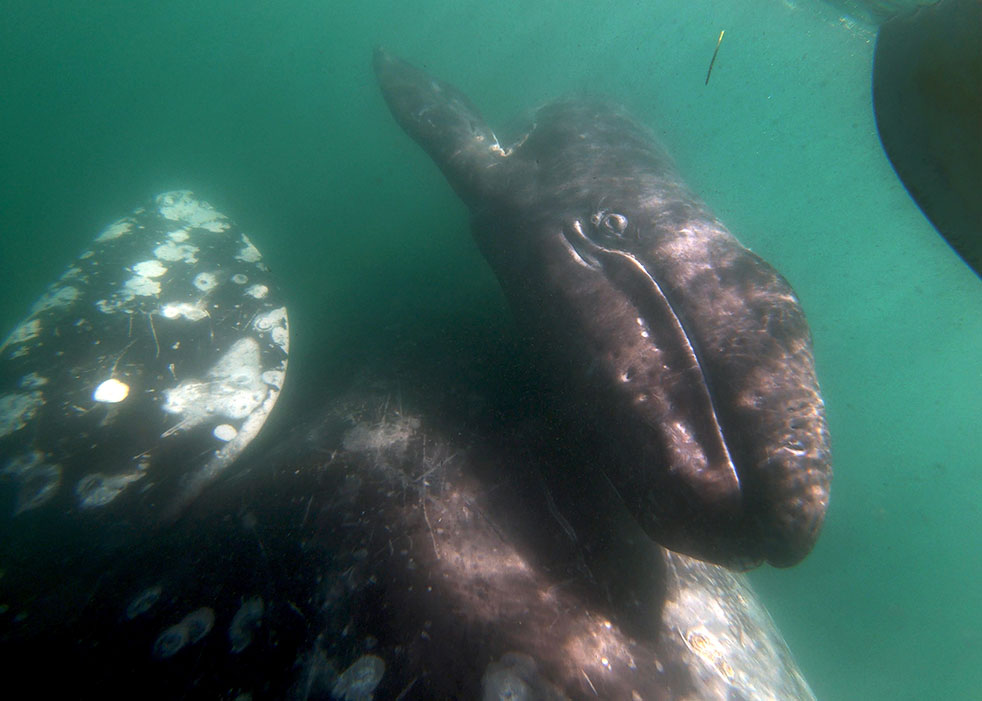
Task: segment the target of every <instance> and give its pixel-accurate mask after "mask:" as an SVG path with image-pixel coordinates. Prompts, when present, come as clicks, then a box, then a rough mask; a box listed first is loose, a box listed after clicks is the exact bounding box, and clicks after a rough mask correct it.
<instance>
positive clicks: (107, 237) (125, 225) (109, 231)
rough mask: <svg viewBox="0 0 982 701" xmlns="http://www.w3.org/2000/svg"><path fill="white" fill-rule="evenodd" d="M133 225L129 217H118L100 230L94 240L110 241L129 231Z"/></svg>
mask: <svg viewBox="0 0 982 701" xmlns="http://www.w3.org/2000/svg"><path fill="white" fill-rule="evenodd" d="M132 226H133V222H132V221H130V220H129V219H120V220H119V221H117V222H114V223H112V224H110V225H109V226H107V227H106V228H105V229H103V230H102V233H101V234H99V235H98V236H97V237H96V239H95V240H96V241H100V242H101V241H112V240H113V239H118V238H119V237H120V236H123V235H124V234H128V233H130V229H131V228H132Z"/></svg>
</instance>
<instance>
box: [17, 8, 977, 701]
mask: <svg viewBox="0 0 982 701" xmlns="http://www.w3.org/2000/svg"><path fill="white" fill-rule="evenodd" d="M0 18H2V21H0V100H2V103H0V183H2V187H0V279H2V280H3V283H2V288H0V290H2V293H0V336H3V335H6V333H7V332H8V331H9V330H10V329H11V328H12V327H13V325H14V324H15V323H16V321H17V320H18V319H19V318H20V317H21V316H23V315H24V314H25V312H26V308H27V307H28V305H29V304H30V302H31V301H32V300H33V299H34V298H36V297H37V296H38V295H39V294H40V293H41V291H42V290H43V288H44V287H45V286H46V285H47V283H48V282H50V281H51V280H53V279H54V278H55V277H57V276H58V275H59V274H60V273H61V271H62V270H63V269H64V267H65V266H66V265H67V264H68V262H69V261H70V260H71V259H73V258H74V257H75V256H76V255H77V254H78V253H79V252H81V251H82V250H83V249H84V248H85V247H86V246H87V244H88V242H89V241H90V239H91V238H92V237H93V236H94V235H95V234H96V233H97V232H98V231H99V230H100V229H101V228H102V227H103V226H105V225H106V224H108V223H109V222H111V221H113V220H114V219H116V218H118V217H119V216H122V215H124V214H126V213H127V212H129V211H130V210H131V209H132V208H133V207H135V206H137V205H138V204H140V203H141V202H143V201H144V200H145V198H147V197H148V196H150V195H152V194H155V193H157V192H160V191H162V190H165V189H171V188H176V187H182V188H191V189H193V190H195V191H196V192H197V193H198V194H199V195H201V196H202V197H205V198H206V199H208V200H210V201H211V202H212V203H213V204H214V205H215V206H216V207H218V209H219V210H221V211H224V212H226V213H228V214H229V215H231V216H232V217H233V218H235V219H236V220H237V221H238V222H240V223H241V224H242V225H243V227H244V228H245V229H246V231H247V232H248V233H249V235H250V237H251V238H252V239H253V240H254V241H255V243H256V245H257V246H258V247H259V248H260V249H261V250H262V251H263V253H264V255H265V259H266V260H267V262H269V264H270V265H271V266H272V267H273V269H274V271H275V272H277V273H278V274H279V275H280V279H281V281H282V283H283V285H284V287H285V289H286V293H287V295H288V298H289V299H291V300H294V302H293V303H292V307H291V321H292V327H293V330H294V332H295V333H294V340H293V347H292V349H291V350H292V358H293V359H292V360H291V373H293V374H294V376H298V375H299V376H303V375H304V373H307V376H308V377H310V376H313V374H314V370H316V371H317V372H318V373H320V374H324V373H326V374H328V375H330V374H331V372H332V370H333V368H339V370H338V372H341V370H340V368H342V367H345V364H346V363H348V362H353V360H352V359H353V358H356V357H358V356H360V355H364V354H371V353H372V347H373V344H379V343H384V339H385V335H386V334H387V333H396V332H398V333H409V334H414V333H415V334H418V336H419V338H420V344H421V347H422V348H424V349H425V347H426V343H427V335H428V334H441V333H442V334H451V335H454V334H455V335H457V336H461V337H464V338H466V337H468V335H469V334H471V336H470V337H471V338H478V337H482V336H483V337H487V338H493V337H495V336H496V335H500V334H505V333H507V330H508V327H507V323H508V322H507V315H506V313H505V311H504V308H503V301H502V298H501V295H500V293H499V291H498V289H497V286H496V283H495V280H494V278H493V276H492V275H491V273H490V272H489V270H488V269H487V268H486V266H485V265H484V263H483V261H482V259H481V257H480V256H479V254H478V253H477V251H476V249H475V248H474V245H473V244H472V243H471V240H470V238H469V235H468V232H467V220H466V213H465V210H464V208H463V206H462V205H461V204H460V203H459V202H458V201H457V199H456V198H455V196H454V195H453V193H452V192H451V191H450V189H449V187H448V186H447V185H446V183H445V181H444V180H443V177H442V176H441V175H440V174H439V172H438V171H437V170H436V168H435V167H434V166H433V165H432V163H431V162H430V161H429V159H428V158H427V157H426V156H425V155H424V154H423V153H422V152H421V151H420V150H419V149H418V148H417V147H416V146H415V145H414V144H413V143H412V142H411V141H410V140H409V139H408V138H407V137H406V136H405V135H404V134H403V133H402V132H401V131H400V130H399V128H398V127H397V126H396V124H395V123H394V122H393V120H392V119H391V117H390V115H389V113H388V111H387V109H386V108H385V105H384V104H383V102H382V99H381V97H380V95H379V93H378V91H377V89H376V87H375V85H374V80H373V77H372V74H371V70H370V57H371V48H372V47H373V46H374V45H376V44H382V45H385V46H386V47H388V48H389V49H391V50H392V51H393V52H395V53H397V54H399V55H402V56H404V57H405V58H407V59H409V60H411V61H414V62H416V63H418V64H422V65H424V66H426V67H427V68H428V69H429V70H431V71H433V72H434V73H436V74H438V75H439V76H441V77H443V78H445V79H448V80H450V81H451V82H454V83H456V84H457V85H459V86H460V87H461V88H462V89H464V90H465V91H466V92H467V93H468V94H469V95H470V96H471V97H472V99H473V100H474V102H475V103H477V104H478V105H479V106H480V107H481V108H482V110H483V111H484V114H485V116H486V117H487V118H488V119H489V121H490V122H491V123H492V124H500V125H503V126H507V125H508V124H509V123H510V122H511V120H513V119H514V118H516V117H519V116H521V115H522V114H523V113H525V112H526V111H527V110H528V109H530V108H532V107H534V106H536V105H538V104H540V103H542V102H543V101H546V100H548V99H549V98H552V97H556V96H560V95H563V94H568V93H571V92H581V91H589V92H593V93H604V94H607V95H610V96H611V97H613V98H614V99H616V100H618V101H621V102H624V103H625V104H627V105H628V106H629V107H630V108H631V109H632V110H633V111H634V112H635V113H636V114H637V115H638V116H639V117H640V118H641V119H642V120H643V121H644V122H646V123H647V124H648V125H650V126H651V127H652V128H653V129H654V130H655V131H656V133H657V134H658V135H659V136H660V138H661V139H662V140H663V141H664V142H665V144H666V145H667V146H668V148H669V149H670V151H671V152H672V153H673V154H674V156H675V158H676V160H677V163H678V166H679V169H680V170H681V171H682V173H683V174H684V175H685V177H686V178H687V180H688V182H689V184H690V185H691V186H692V187H693V188H694V189H695V190H696V191H697V192H699V193H701V195H702V196H703V197H704V198H705V199H706V201H707V202H708V203H709V204H710V206H711V207H712V208H713V209H714V210H715V212H716V213H717V214H718V216H719V217H720V218H721V219H722V220H723V221H725V222H726V223H727V225H728V226H729V227H730V229H731V230H732V231H733V232H734V233H736V234H737V236H738V237H740V238H741V239H742V240H743V241H744V243H746V244H748V245H749V246H751V247H752V248H753V249H754V250H755V251H757V252H758V253H760V254H761V255H763V256H764V257H765V258H767V259H768V260H769V261H770V262H771V263H773V264H774V265H775V266H776V267H777V268H778V269H780V270H781V271H782V272H783V273H784V274H785V276H786V277H787V278H788V279H789V280H790V281H791V282H792V284H793V285H794V287H795V289H796V290H797V291H798V293H799V295H800V297H801V299H802V301H803V304H804V306H805V309H806V311H807V313H808V315H809V319H810V321H811V325H812V331H813V334H814V337H815V346H816V356H817V360H818V366H819V372H820V377H821V380H822V383H823V389H824V392H825V396H826V400H827V403H828V412H829V419H830V423H831V428H832V435H833V441H834V449H835V468H836V476H835V481H834V484H833V496H832V504H831V508H830V511H829V516H828V521H827V524H826V527H825V531H824V534H823V536H822V539H821V540H820V542H819V544H818V546H817V548H816V549H815V551H814V553H813V554H812V555H811V556H810V557H809V558H808V559H807V560H806V561H805V562H804V563H803V564H801V565H799V566H798V567H796V568H794V569H792V570H788V571H778V570H762V571H760V572H759V573H755V575H754V581H755V584H756V586H757V589H758V591H759V592H760V594H761V596H762V598H763V599H764V600H765V602H766V604H767V606H768V607H769V608H770V610H771V612H772V615H773V616H774V618H775V620H776V621H777V622H778V625H779V626H780V628H781V629H782V631H783V633H784V635H785V637H786V638H787V640H788V643H789V644H790V646H791V648H792V650H793V651H794V653H795V656H796V658H797V660H798V662H799V664H800V665H801V667H802V670H803V671H804V674H805V676H806V678H807V679H808V680H809V682H810V684H811V685H812V687H813V689H814V690H815V692H816V694H817V695H818V697H819V698H820V699H891V700H894V699H934V698H950V699H969V698H982V586H980V585H979V581H978V580H979V578H980V576H982V508H980V504H982V472H980V470H979V462H980V458H979V456H980V455H982V430H980V429H979V425H980V418H982V408H980V407H982V404H980V402H982V284H980V282H979V280H978V279H977V278H976V277H975V276H974V275H973V274H972V273H971V272H970V271H969V270H968V268H967V267H965V266H964V265H963V264H962V263H961V262H960V261H959V260H958V259H957V258H956V257H955V255H954V254H953V253H952V252H951V251H950V250H949V249H948V248H947V246H946V245H945V244H944V242H943V241H942V240H941V238H940V237H939V236H937V234H936V233H935V232H934V230H933V229H932V228H931V226H930V225H929V224H928V223H927V222H926V220H925V219H924V218H923V217H922V216H921V214H920V212H919V211H918V210H917V208H916V206H915V205H914V204H913V202H912V201H911V200H910V199H909V198H908V196H907V194H906V192H905V191H904V190H903V187H902V186H901V185H900V183H899V181H898V180H897V179H896V178H895V176H894V174H893V172H892V170H891V169H890V166H889V163H888V162H887V160H886V158H885V157H884V155H883V154H882V152H881V149H880V146H879V142H878V140H877V136H876V129H875V125H874V121H873V115H872V111H871V106H870V97H869V82H870V76H869V70H870V64H871V56H872V48H873V47H872V35H871V34H870V33H868V32H865V31H863V30H862V29H860V28H857V27H855V26H851V25H850V24H848V23H844V22H839V21H837V20H836V17H835V15H834V14H833V13H832V12H831V11H830V10H828V9H826V8H825V7H824V6H819V5H817V4H809V3H804V2H799V3H798V6H797V7H791V6H789V5H788V4H786V3H784V2H780V1H779V0H718V1H715V2H710V1H708V0H686V2H671V3H670V2H655V1H651V0H649V1H648V2H626V1H624V2H616V3H615V2H600V1H599V0H597V1H593V2H587V1H586V0H564V1H562V2H560V1H556V0H543V1H540V2H535V3H533V2H528V1H525V2H519V1H514V0H512V1H507V2H505V1H502V2H494V3H487V4H484V3H471V2H460V1H456V2H446V3H436V2H393V3H382V2H359V3H341V2H255V1H252V0H234V1H233V0H222V1H218V0H214V1H210V2H201V1H200V0H199V1H198V2H185V1H180V2H178V1H169V2H157V1H154V2H139V1H137V0H122V1H116V2H111V1H105V2H89V1H83V0H62V1H60V2H41V1H40V0H31V1H29V2H28V1H26V0H0ZM722 29H725V30H726V35H725V39H724V41H723V43H722V45H721V47H720V52H719V56H718V58H717V60H716V63H715V66H714V68H713V73H712V79H711V80H710V82H709V84H708V86H706V85H704V79H705V74H706V68H707V66H708V63H709V59H710V57H711V55H712V52H713V47H714V46H715V43H716V39H717V36H718V35H719V32H720V30H722ZM434 345H441V344H438V343H434ZM443 345H445V344H443ZM441 347H442V346H441Z"/></svg>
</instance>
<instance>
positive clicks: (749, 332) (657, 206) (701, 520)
mask: <svg viewBox="0 0 982 701" xmlns="http://www.w3.org/2000/svg"><path fill="white" fill-rule="evenodd" d="M375 71H376V75H377V77H378V80H379V84H380V86H381V88H382V92H383V95H384V96H385V99H386V101H387V103H388V105H389V108H390V109H391V111H392V113H393V115H394V116H395V118H396V120H397V121H398V122H399V124H400V125H401V126H402V127H403V129H405V130H406V132H407V133H408V134H409V135H410V136H411V137H413V138H414V139H415V140H416V141H417V142H418V143H419V144H420V145H421V146H422V147H423V148H424V149H425V150H426V151H427V153H429V155H430V156H431V157H432V158H433V159H434V161H435V162H436V163H437V165H439V166H440V168H441V169H442V170H443V172H444V174H445V175H446V176H447V179H448V180H449V182H450V184H451V185H452V186H453V187H454V189H455V190H456V191H457V192H458V194H459V195H460V196H461V197H462V198H463V199H464V201H465V202H466V203H467V205H468V206H469V207H470V209H471V212H472V215H473V228H474V236H475V238H476V240H477V243H478V245H479V246H480V248H481V250H482V252H483V253H484V255H485V258H486V259H487V261H488V262H489V263H490V265H491V266H492V268H493V269H494V271H495V273H496V275H497V276H498V279H499V281H500V282H501V285H502V288H503V290H504V292H505V294H506V296H507V297H508V300H509V303H510V305H511V307H512V309H513V311H514V313H515V316H516V318H517V319H518V321H519V322H520V323H521V324H522V325H523V327H524V330H525V332H526V333H527V335H528V338H529V342H530V343H531V344H533V345H534V347H535V348H536V352H537V353H538V354H539V355H540V357H541V358H542V361H543V362H542V368H543V370H544V372H545V373H546V374H547V375H548V376H549V377H550V378H551V379H552V380H554V382H555V383H556V386H557V387H559V388H562V391H561V392H559V393H557V398H558V403H559V404H561V405H562V407H563V408H564V410H565V411H567V412H568V413H569V414H571V415H574V416H576V417H578V419H579V420H580V426H581V430H583V431H585V432H592V433H596V434H600V435H602V436H603V438H604V441H603V443H604V445H605V446H606V449H605V450H603V451H602V452H601V454H599V455H598V456H597V462H598V463H599V464H600V465H601V466H602V468H603V470H604V472H605V473H606V475H607V476H608V477H609V479H610V480H611V482H612V483H613V484H614V486H615V487H616V488H617V490H618V491H619V493H620V494H621V497H622V498H623V499H624V501H625V503H626V504H627V505H628V507H629V508H630V510H631V511H632V513H633V514H634V517H635V518H636V519H637V520H638V521H639V522H640V523H641V525H642V526H643V527H644V529H645V531H646V532H647V533H648V534H649V536H650V537H652V538H653V539H655V540H657V541H658V542H660V543H662V544H663V545H666V546H667V547H670V548H672V549H675V550H678V551H681V552H685V553H688V554H691V555H695V556H697V557H700V558H704V559H708V560H711V561H713V562H717V563H721V564H726V565H729V566H732V567H749V566H753V565H755V564H758V563H759V562H761V561H762V560H767V561H769V562H771V563H772V564H774V565H778V566H789V565H793V564H795V563H797V562H798V561H800V560H801V559H802V558H803V557H804V556H805V555H807V553H808V552H809V551H810V550H811V548H812V546H813V545H814V543H815V540H816V538H817V537H818V533H819V530H820V528H821V524H822V521H823V518H824V515H825V510H826V507H827V504H828V493H829V482H830V478H831V467H830V453H829V438H828V430H827V426H826V422H825V415H824V405H823V402H822V398H821V394H820V392H819V387H818V381H817V378H816V376H815V368H814V360H813V356H812V344H811V338H810V334H809V330H808V326H807V323H806V321H805V317H804V314H803V312H802V310H801V307H800V305H799V303H798V300H797V298H796V297H795V294H794V292H793V291H792V290H791V288H790V286H789V285H788V283H787V282H786V281H785V280H784V278H782V277H781V276H780V274H778V273H777V271H775V270H774V269H773V268H772V267H771V266H770V265H768V264H767V263H766V262H765V261H763V260H762V259H761V258H760V257H758V256H756V255H755V254H753V253H751V252H750V251H749V250H747V249H746V248H744V247H743V246H742V245H741V244H740V243H739V242H738V241H737V240H736V238H734V237H733V235H732V234H730V233H729V232H728V231H727V230H726V228H725V227H724V226H723V225H722V224H721V223H720V222H719V221H718V220H716V219H715V218H714V217H713V216H712V214H710V212H709V211H708V210H707V208H706V207H705V205H704V204H703V203H702V202H701V201H700V200H699V199H698V198H697V197H696V196H695V195H694V194H693V193H692V192H690V191H689V190H688V189H687V188H686V186H685V185H684V184H683V183H682V182H681V180H680V178H679V177H678V175H677V174H676V173H675V171H674V169H673V167H672V165H671V162H670V159H669V158H668V157H667V155H666V154H665V153H664V152H662V151H661V150H660V148H659V147H658V146H657V145H656V143H655V142H654V140H653V139H652V137H651V135H650V134H649V133H648V132H647V131H646V130H644V129H643V128H642V127H640V126H639V125H638V124H637V123H635V122H634V121H633V120H632V119H631V118H630V117H628V116H627V115H626V114H625V113H624V112H623V111H622V110H621V109H620V108H617V107H614V106H611V105H609V104H606V103H599V102H559V103H554V104H551V105H548V106H546V107H544V108H542V109H540V110H539V111H538V112H537V113H536V114H535V117H534V120H533V123H532V125H531V127H530V128H529V130H528V132H527V133H525V134H524V135H523V136H521V137H520V138H519V139H518V140H517V141H516V142H515V143H514V145H512V146H510V147H508V148H505V147H502V146H501V145H500V143H499V142H498V139H497V138H496V136H495V135H494V132H493V131H492V130H491V129H490V127H488V126H487V125H486V124H485V122H484V121H483V119H482V118H481V117H480V115H479V113H478V112H477V110H476V109H475V108H474V107H473V105H471V103H470V102H469V101H468V100H467V98H466V97H464V96H463V95H462V94H461V93H460V92H459V91H458V90H457V89H456V88H454V87H452V86H450V85H448V84H446V83H442V82H440V81H437V80H435V79H433V78H432V77H430V76H429V75H427V74H426V73H424V72H422V71H420V70H418V69H416V68H414V67H412V66H411V65H409V64H407V63H405V62H403V61H400V60H398V59H395V58H393V57H391V56H390V55H388V54H386V53H385V52H384V51H381V50H380V51H378V52H376V56H375ZM571 440H572V438H571Z"/></svg>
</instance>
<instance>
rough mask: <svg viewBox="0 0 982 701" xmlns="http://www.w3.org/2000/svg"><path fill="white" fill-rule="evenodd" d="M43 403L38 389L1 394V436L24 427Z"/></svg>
mask: <svg viewBox="0 0 982 701" xmlns="http://www.w3.org/2000/svg"><path fill="white" fill-rule="evenodd" d="M43 404H44V398H43V396H42V395H41V393H40V392H38V391H34V392H14V393H13V394H4V395H0V438H3V437H4V436H8V435H10V434H11V433H13V432H14V431H19V430H20V429H22V428H24V427H25V426H26V425H27V422H28V421H30V420H31V419H33V418H34V416H35V415H36V414H37V412H38V409H40V408H41V406H42V405H43Z"/></svg>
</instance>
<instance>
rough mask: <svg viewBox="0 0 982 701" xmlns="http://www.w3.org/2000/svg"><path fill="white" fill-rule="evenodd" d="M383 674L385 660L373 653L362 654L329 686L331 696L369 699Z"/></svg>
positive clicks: (347, 699) (348, 700)
mask: <svg viewBox="0 0 982 701" xmlns="http://www.w3.org/2000/svg"><path fill="white" fill-rule="evenodd" d="M384 674H385V662H384V661H383V660H382V658H381V657H376V656H375V655H362V656H361V657H359V658H358V659H357V660H355V661H354V662H353V663H352V664H351V666H350V667H348V668H347V669H346V670H344V671H343V672H342V673H341V676H340V677H338V680H337V681H336V682H334V686H333V687H331V696H332V697H333V698H335V699H343V701H369V700H370V699H371V698H372V694H373V692H374V691H375V687H377V686H378V683H379V682H380V681H382V676H383V675H384Z"/></svg>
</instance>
